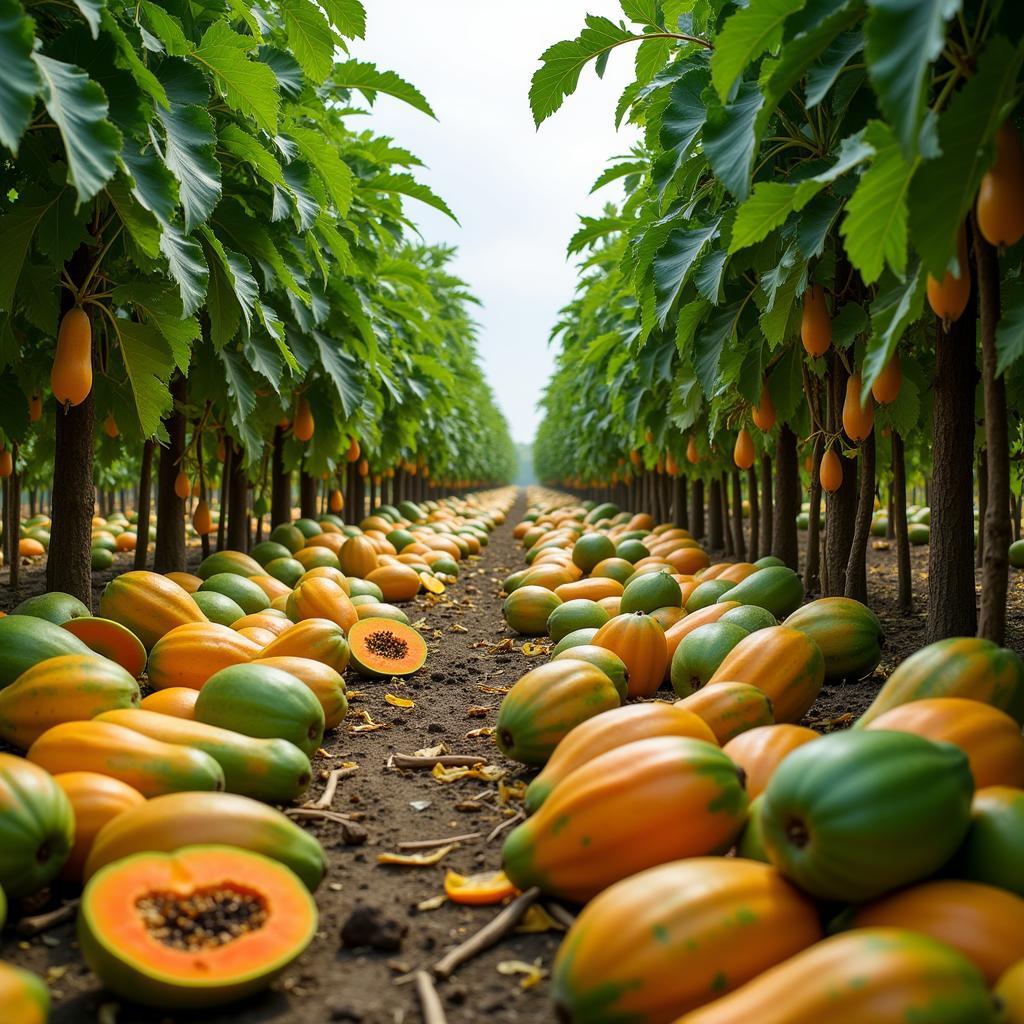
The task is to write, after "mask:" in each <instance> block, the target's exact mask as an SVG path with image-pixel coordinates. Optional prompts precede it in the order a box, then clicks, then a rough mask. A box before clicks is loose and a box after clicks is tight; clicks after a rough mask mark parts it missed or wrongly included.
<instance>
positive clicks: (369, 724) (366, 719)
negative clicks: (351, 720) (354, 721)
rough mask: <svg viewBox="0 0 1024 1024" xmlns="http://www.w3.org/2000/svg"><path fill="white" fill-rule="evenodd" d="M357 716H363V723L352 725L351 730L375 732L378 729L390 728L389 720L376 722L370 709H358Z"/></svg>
mask: <svg viewBox="0 0 1024 1024" xmlns="http://www.w3.org/2000/svg"><path fill="white" fill-rule="evenodd" d="M355 717H356V718H361V719H362V720H363V724H362V725H353V726H350V727H349V730H348V731H349V732H374V731H375V730H377V729H387V728H388V723H387V722H375V721H374V720H373V716H372V715H371V714H370V712H369V711H357V712H356V714H355Z"/></svg>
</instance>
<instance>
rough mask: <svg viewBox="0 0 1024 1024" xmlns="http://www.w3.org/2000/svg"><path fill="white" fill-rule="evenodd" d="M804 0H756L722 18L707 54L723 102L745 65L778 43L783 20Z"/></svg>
mask: <svg viewBox="0 0 1024 1024" xmlns="http://www.w3.org/2000/svg"><path fill="white" fill-rule="evenodd" d="M804 3H805V0H756V2H754V3H751V4H749V5H748V6H746V7H741V8H740V9H739V10H738V11H736V13H735V14H733V15H732V17H730V18H729V19H728V20H727V21H726V23H725V24H724V25H723V26H722V31H721V32H719V33H718V35H717V37H716V38H715V52H714V54H713V55H712V57H711V81H712V84H713V85H714V87H715V89H716V91H717V92H718V95H719V98H720V99H721V100H722V102H723V103H724V102H725V101H726V100H727V99H728V98H729V93H730V92H731V90H732V87H733V85H735V83H736V79H737V78H739V77H740V75H742V74H743V71H744V70H745V69H746V68H747V66H748V65H749V64H750V63H751V62H752V61H755V60H757V58H758V57H760V56H761V54H763V53H766V52H767V51H768V50H774V49H775V48H776V47H777V46H778V45H779V42H780V41H781V39H782V26H783V25H784V24H785V21H786V19H787V18H788V17H789V16H790V15H791V14H792V13H793V12H794V11H797V10H799V9H800V8H801V7H803V5H804Z"/></svg>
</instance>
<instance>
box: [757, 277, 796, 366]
mask: <svg viewBox="0 0 1024 1024" xmlns="http://www.w3.org/2000/svg"><path fill="white" fill-rule="evenodd" d="M801 277H802V274H801V273H800V271H799V270H796V271H793V272H791V273H789V274H788V275H787V276H786V278H785V279H784V280H783V281H782V282H781V283H780V284H779V285H778V287H777V288H776V289H775V291H774V293H773V294H772V295H771V297H770V302H769V303H768V304H767V305H766V306H765V308H764V309H763V310H762V312H761V316H760V318H759V323H760V325H761V333H762V334H763V335H764V336H765V339H766V340H767V342H768V344H769V345H771V346H772V348H778V346H779V345H781V344H782V343H783V342H784V341H787V340H788V335H787V331H788V328H789V322H790V317H791V315H792V313H793V308H794V306H795V305H796V292H797V288H798V287H799V285H800V280H801Z"/></svg>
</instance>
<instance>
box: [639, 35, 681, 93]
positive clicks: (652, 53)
mask: <svg viewBox="0 0 1024 1024" xmlns="http://www.w3.org/2000/svg"><path fill="white" fill-rule="evenodd" d="M672 52H673V48H672V41H671V40H670V39H645V40H644V41H643V42H642V43H641V44H640V45H639V46H638V47H637V48H636V61H635V63H636V80H637V81H638V82H640V83H641V85H647V83H648V82H650V81H651V79H653V78H654V76H655V75H656V74H657V73H658V72H659V71H660V70H661V69H662V68H663V67H664V66H665V62H666V61H667V60H668V58H669V55H670V54H671V53H672Z"/></svg>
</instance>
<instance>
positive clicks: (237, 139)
mask: <svg viewBox="0 0 1024 1024" xmlns="http://www.w3.org/2000/svg"><path fill="white" fill-rule="evenodd" d="M220 144H221V145H222V146H223V147H224V149H226V150H227V151H228V152H229V153H231V154H232V156H236V157H238V159H239V160H241V161H242V162H243V163H246V164H248V165H249V166H250V167H251V168H252V169H253V170H254V171H255V172H256V174H257V176H258V177H260V178H262V179H263V180H264V181H269V182H271V183H272V184H274V185H281V186H286V185H287V182H286V181H285V178H284V171H283V170H282V169H281V165H280V164H279V163H278V162H277V159H276V157H275V156H274V155H273V153H271V152H270V150H268V149H267V148H266V147H265V146H262V145H260V143H259V142H258V141H257V140H256V139H254V138H253V137H252V136H251V135H247V134H246V133H245V132H243V131H242V129H241V128H239V127H238V125H236V124H231V123H228V124H225V125H223V126H222V128H221V130H220Z"/></svg>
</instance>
